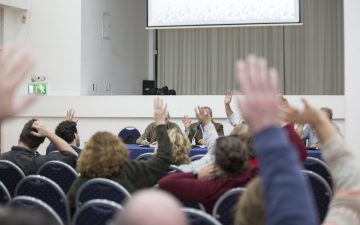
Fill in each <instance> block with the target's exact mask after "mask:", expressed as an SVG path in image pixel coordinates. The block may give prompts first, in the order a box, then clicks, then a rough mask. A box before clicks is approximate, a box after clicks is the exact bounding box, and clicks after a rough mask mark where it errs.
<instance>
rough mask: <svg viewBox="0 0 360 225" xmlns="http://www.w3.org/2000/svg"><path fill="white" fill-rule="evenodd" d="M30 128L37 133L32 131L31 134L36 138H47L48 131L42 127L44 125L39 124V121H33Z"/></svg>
mask: <svg viewBox="0 0 360 225" xmlns="http://www.w3.org/2000/svg"><path fill="white" fill-rule="evenodd" d="M32 128H34V129H36V130H37V131H32V132H31V134H32V135H34V136H36V137H47V136H48V135H49V133H50V131H49V130H48V129H47V128H46V127H45V126H44V124H42V123H40V121H38V120H37V121H35V122H34V123H33V125H32Z"/></svg>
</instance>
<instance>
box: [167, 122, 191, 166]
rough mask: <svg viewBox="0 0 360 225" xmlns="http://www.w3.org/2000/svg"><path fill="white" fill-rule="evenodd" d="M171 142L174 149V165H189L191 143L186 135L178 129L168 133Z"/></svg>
mask: <svg viewBox="0 0 360 225" xmlns="http://www.w3.org/2000/svg"><path fill="white" fill-rule="evenodd" d="M168 134H169V138H170V142H171V144H172V149H173V160H172V164H173V165H177V166H178V165H181V164H188V163H189V162H190V158H189V151H190V148H191V143H190V141H189V139H188V138H187V137H185V136H184V134H183V133H182V132H181V131H179V130H178V129H171V130H169V131H168Z"/></svg>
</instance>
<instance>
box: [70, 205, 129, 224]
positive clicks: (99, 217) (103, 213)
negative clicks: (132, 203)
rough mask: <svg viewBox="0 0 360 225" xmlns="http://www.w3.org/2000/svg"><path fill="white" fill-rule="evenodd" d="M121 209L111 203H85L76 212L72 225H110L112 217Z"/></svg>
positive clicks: (119, 206)
mask: <svg viewBox="0 0 360 225" xmlns="http://www.w3.org/2000/svg"><path fill="white" fill-rule="evenodd" d="M122 209H123V208H122V206H121V205H120V204H117V203H115V202H113V201H109V200H105V199H94V200H91V201H88V202H86V203H85V204H84V205H82V206H81V208H79V209H78V210H77V211H76V213H75V215H74V218H73V221H72V225H106V224H110V221H111V219H112V218H113V217H114V215H115V214H116V213H117V212H118V211H120V210H122Z"/></svg>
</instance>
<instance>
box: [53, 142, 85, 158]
mask: <svg viewBox="0 0 360 225" xmlns="http://www.w3.org/2000/svg"><path fill="white" fill-rule="evenodd" d="M70 146H71V147H72V148H73V149H74V150H75V152H77V154H78V155H80V152H81V148H78V147H76V146H74V145H70ZM55 151H58V149H57V148H56V146H55V145H54V144H53V143H50V144H49V146H47V148H46V155H48V154H50V153H52V152H55Z"/></svg>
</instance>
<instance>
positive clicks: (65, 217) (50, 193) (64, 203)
mask: <svg viewBox="0 0 360 225" xmlns="http://www.w3.org/2000/svg"><path fill="white" fill-rule="evenodd" d="M21 195H24V196H31V197H34V198H38V199H40V200H42V201H44V202H45V203H47V204H48V205H49V206H50V207H52V208H53V209H54V210H55V211H56V212H57V213H58V215H59V216H60V218H61V219H62V221H63V223H64V224H69V222H70V210H69V206H68V200H67V197H66V195H65V193H64V191H63V190H62V189H61V188H60V187H59V185H57V184H56V183H55V182H54V181H52V180H50V179H49V178H47V177H43V176H40V175H31V176H27V177H25V178H24V179H22V180H21V181H20V182H19V184H18V185H17V187H16V190H15V196H21Z"/></svg>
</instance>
